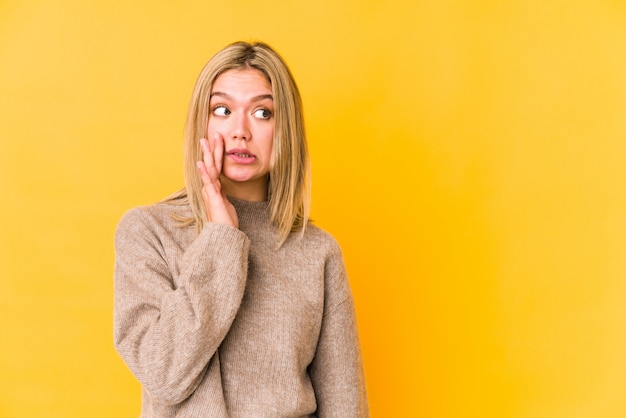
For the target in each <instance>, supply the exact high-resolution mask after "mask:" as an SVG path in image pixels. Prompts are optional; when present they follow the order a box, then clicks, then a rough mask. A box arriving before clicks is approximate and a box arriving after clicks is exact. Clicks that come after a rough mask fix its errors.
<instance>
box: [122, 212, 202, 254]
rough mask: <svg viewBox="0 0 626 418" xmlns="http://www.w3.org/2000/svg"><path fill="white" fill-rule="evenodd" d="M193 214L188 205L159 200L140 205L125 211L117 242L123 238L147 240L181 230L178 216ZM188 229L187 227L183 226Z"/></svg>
mask: <svg viewBox="0 0 626 418" xmlns="http://www.w3.org/2000/svg"><path fill="white" fill-rule="evenodd" d="M189 216H191V210H190V209H189V207H188V206H187V205H176V204H171V203H167V202H159V203H154V204H151V205H145V206H138V207H135V208H132V209H130V210H128V211H127V212H126V213H124V214H123V215H122V217H121V219H120V221H119V223H118V224H117V228H116V231H115V241H116V244H117V243H119V242H120V241H122V240H131V241H138V240H142V239H143V240H145V239H150V237H159V236H164V235H172V234H175V233H176V230H180V229H181V227H180V222H179V221H178V220H176V218H181V217H189ZM182 229H186V228H182Z"/></svg>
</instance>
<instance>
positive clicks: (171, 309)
mask: <svg viewBox="0 0 626 418" xmlns="http://www.w3.org/2000/svg"><path fill="white" fill-rule="evenodd" d="M231 202H232V203H233V204H234V205H235V208H236V210H237V215H238V217H239V229H236V228H233V227H230V226H227V225H222V224H216V223H206V224H205V225H204V227H203V229H202V230H201V231H200V233H199V234H198V233H197V231H196V228H195V227H194V226H191V227H180V226H178V225H177V222H176V221H174V220H173V219H172V217H171V214H172V213H176V214H178V215H183V216H190V215H191V212H190V210H189V208H188V207H187V206H176V205H172V204H167V203H159V204H155V205H151V206H146V207H140V208H135V209H132V210H130V211H129V212H127V213H126V214H125V215H124V216H123V217H122V219H121V221H120V223H119V225H118V228H117V231H116V235H115V247H116V263H115V332H114V340H115V347H116V349H117V351H118V352H119V354H120V356H121V357H122V359H123V360H124V361H125V362H126V364H127V365H128V367H129V369H130V370H131V371H132V373H133V374H134V375H135V376H136V377H137V379H138V380H139V381H140V382H141V384H142V411H141V416H142V417H233V418H236V417H268V418H269V417H271V418H279V417H311V416H316V417H320V418H325V417H341V418H350V417H368V416H369V411H368V404H367V396H366V390H365V379H364V375H363V365H362V360H361V352H360V346H359V340H358V334H357V326H356V321H355V312H354V302H353V299H352V295H351V292H350V287H349V283H348V280H347V277H346V271H345V267H344V264H343V258H342V255H341V250H340V248H339V246H338V245H337V243H336V241H335V240H334V239H333V238H332V237H331V236H330V235H329V234H327V233H326V232H324V231H322V230H321V229H319V228H317V227H315V226H313V225H310V226H308V227H307V230H306V232H305V234H304V237H302V238H299V237H298V236H297V234H292V236H290V237H289V238H288V239H287V241H286V242H285V243H284V244H283V246H282V247H280V248H279V249H278V242H279V241H278V240H279V237H278V234H277V231H276V229H275V228H274V227H273V226H272V225H271V224H270V217H269V213H268V208H267V202H245V201H240V200H235V199H231Z"/></svg>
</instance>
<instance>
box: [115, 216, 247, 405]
mask: <svg viewBox="0 0 626 418" xmlns="http://www.w3.org/2000/svg"><path fill="white" fill-rule="evenodd" d="M162 232H163V231H161V230H159V228H158V222H155V220H154V219H152V218H151V217H150V214H149V213H147V211H145V210H142V209H135V210H131V211H129V212H128V213H127V214H126V215H125V216H124V217H123V218H122V220H121V221H120V224H119V225H118V228H117V231H116V234H115V249H116V259H115V313H114V322H115V325H114V326H115V330H114V339H115V347H116V349H117V351H118V352H119V354H120V356H121V357H122V359H123V360H124V361H125V362H126V364H127V365H128V367H129V369H130V370H131V371H132V372H133V374H134V375H135V376H136V377H137V379H138V380H139V381H140V382H141V384H142V385H143V388H144V390H146V391H147V392H148V393H149V394H150V395H151V396H152V397H154V398H155V400H158V401H159V402H161V403H163V404H166V405H174V404H178V403H180V402H182V401H183V400H184V399H186V398H187V397H188V396H189V395H190V394H191V393H193V391H194V390H195V389H196V388H197V386H198V385H199V383H200V381H201V379H202V377H203V375H204V373H205V372H206V369H207V365H208V363H209V361H210V359H211V358H212V357H213V355H214V354H215V352H216V350H217V348H218V346H219V345H220V343H221V342H222V340H223V339H224V337H225V335H226V333H227V332H228V330H229V328H230V326H231V324H232V322H233V320H234V318H235V315H236V313H237V311H238V309H239V305H240V303H241V300H242V297H243V292H244V288H245V284H246V277H247V263H248V251H249V245H250V243H249V240H248V238H247V237H246V235H245V234H244V233H243V232H241V231H239V230H238V229H235V228H232V227H229V226H226V225H221V224H213V223H207V224H206V225H205V226H204V228H203V229H202V231H201V232H200V234H199V235H198V236H197V238H196V239H195V240H194V241H193V242H192V243H191V245H189V247H188V248H187V249H186V250H185V252H184V256H183V257H182V260H181V262H180V268H179V273H178V277H176V281H174V277H173V273H172V271H171V269H170V268H169V266H168V263H167V260H166V258H165V252H164V251H166V249H165V248H164V246H166V245H175V244H174V243H173V240H167V239H166V238H167V237H163V236H161V235H159V233H162Z"/></svg>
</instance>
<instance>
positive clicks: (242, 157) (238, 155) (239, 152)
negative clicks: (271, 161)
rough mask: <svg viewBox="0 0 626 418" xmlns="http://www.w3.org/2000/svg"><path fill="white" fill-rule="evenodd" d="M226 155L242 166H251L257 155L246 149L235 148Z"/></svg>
mask: <svg viewBox="0 0 626 418" xmlns="http://www.w3.org/2000/svg"><path fill="white" fill-rule="evenodd" d="M226 155H227V156H228V157H230V158H231V159H232V160H234V161H235V162H237V163H240V164H250V163H253V162H254V161H255V160H256V155H254V154H253V153H251V152H250V151H248V150H247V149H245V148H233V149H231V150H228V151H226Z"/></svg>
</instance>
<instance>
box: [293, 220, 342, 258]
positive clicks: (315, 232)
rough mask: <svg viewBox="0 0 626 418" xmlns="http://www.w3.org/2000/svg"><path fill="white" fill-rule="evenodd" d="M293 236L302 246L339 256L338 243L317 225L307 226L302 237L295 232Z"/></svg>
mask: <svg viewBox="0 0 626 418" xmlns="http://www.w3.org/2000/svg"><path fill="white" fill-rule="evenodd" d="M294 235H295V238H296V240H298V239H300V240H301V241H302V244H303V245H306V246H311V247H314V248H318V249H320V250H322V251H323V252H324V253H327V254H330V255H333V254H335V255H341V247H340V245H339V242H337V240H336V239H335V237H334V236H333V235H331V234H330V233H329V232H328V231H326V230H324V229H322V228H320V227H319V226H317V225H314V224H309V225H307V227H306V230H305V232H304V235H302V236H300V235H299V234H298V233H297V232H296V233H294Z"/></svg>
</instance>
